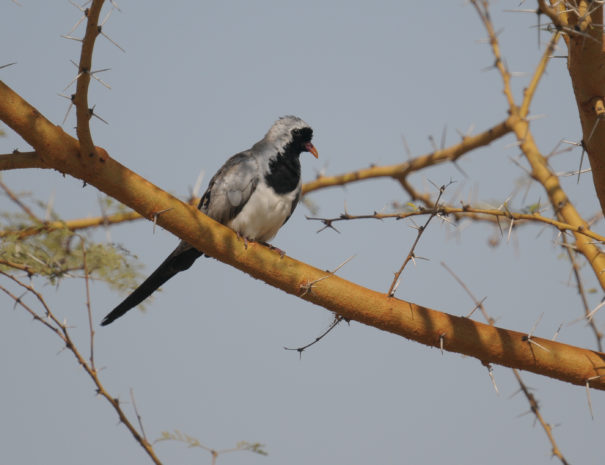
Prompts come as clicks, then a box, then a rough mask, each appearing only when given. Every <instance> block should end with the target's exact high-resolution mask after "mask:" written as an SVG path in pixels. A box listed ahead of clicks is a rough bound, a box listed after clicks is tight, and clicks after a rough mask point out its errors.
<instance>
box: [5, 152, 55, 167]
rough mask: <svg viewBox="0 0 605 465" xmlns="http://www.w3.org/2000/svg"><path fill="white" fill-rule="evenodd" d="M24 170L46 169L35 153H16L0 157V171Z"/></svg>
mask: <svg viewBox="0 0 605 465" xmlns="http://www.w3.org/2000/svg"><path fill="white" fill-rule="evenodd" d="M24 168H48V166H47V165H46V164H45V163H44V162H43V161H42V159H41V158H40V157H39V156H38V153H37V152H18V151H15V152H13V153H6V154H2V155H0V171H7V170H18V169H24Z"/></svg>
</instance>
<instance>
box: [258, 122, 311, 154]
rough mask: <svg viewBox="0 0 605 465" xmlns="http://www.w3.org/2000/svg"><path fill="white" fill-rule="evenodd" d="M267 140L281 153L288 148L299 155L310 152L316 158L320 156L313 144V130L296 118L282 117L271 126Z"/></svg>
mask: <svg viewBox="0 0 605 465" xmlns="http://www.w3.org/2000/svg"><path fill="white" fill-rule="evenodd" d="M265 139H266V140H267V141H268V142H270V143H272V144H274V145H275V146H276V147H278V149H279V151H280V152H282V151H283V150H285V149H286V147H287V148H288V149H290V150H288V151H292V152H294V153H296V154H297V155H298V154H300V153H301V152H310V153H312V154H313V156H314V157H315V158H317V157H318V156H319V154H318V153H317V149H316V148H315V146H314V145H313V144H312V143H311V139H313V129H311V126H309V125H308V124H307V123H305V122H304V121H303V120H302V119H300V118H298V117H296V116H282V117H281V118H279V119H278V120H277V121H276V122H275V123H274V124H273V126H271V129H269V132H268V133H267V135H266V136H265ZM282 153H283V152H282Z"/></svg>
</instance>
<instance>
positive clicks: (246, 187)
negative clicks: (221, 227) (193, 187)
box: [198, 151, 260, 224]
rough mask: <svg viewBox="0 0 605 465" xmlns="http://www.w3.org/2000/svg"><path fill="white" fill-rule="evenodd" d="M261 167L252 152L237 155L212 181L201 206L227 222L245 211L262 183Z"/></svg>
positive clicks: (199, 206) (200, 207) (223, 221)
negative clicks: (257, 187) (260, 180)
mask: <svg viewBox="0 0 605 465" xmlns="http://www.w3.org/2000/svg"><path fill="white" fill-rule="evenodd" d="M259 175H260V167H259V165H258V162H257V161H256V159H255V158H254V157H253V156H252V155H251V154H250V152H249V151H246V152H241V153H238V154H237V155H233V156H232V157H231V158H229V160H227V161H226V162H225V164H224V165H223V166H222V167H221V168H220V169H219V170H218V171H217V172H216V174H215V175H214V176H213V177H212V179H211V180H210V183H209V184H208V189H207V190H206V192H205V193H204V195H203V196H202V199H201V200H200V203H199V205H198V208H199V209H200V210H201V211H202V212H204V213H205V214H206V215H208V216H209V217H210V218H212V219H214V220H216V221H218V222H219V223H223V224H226V223H227V222H229V221H230V220H232V219H233V218H235V217H236V216H237V214H238V213H239V212H240V211H242V208H244V205H246V202H248V199H250V196H251V195H252V193H253V192H254V190H255V189H256V186H257V185H258V181H259Z"/></svg>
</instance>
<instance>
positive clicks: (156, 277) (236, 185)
mask: <svg viewBox="0 0 605 465" xmlns="http://www.w3.org/2000/svg"><path fill="white" fill-rule="evenodd" d="M312 138H313V129H311V127H310V126H309V125H308V124H307V123H305V122H304V121H303V120H302V119H300V118H298V117H296V116H291V115H290V116H282V117H281V118H279V119H278V120H277V121H276V122H275V123H274V124H273V125H272V126H271V128H270V129H269V131H268V132H267V134H266V135H265V137H263V138H262V139H261V140H260V141H258V142H257V143H256V144H254V145H253V146H252V147H251V148H250V149H248V150H245V151H243V152H240V153H238V154H236V155H233V156H232V157H231V158H229V159H228V160H227V161H226V162H225V164H223V166H221V167H220V168H219V170H218V171H217V172H216V174H215V175H214V176H213V177H212V179H210V182H209V183H208V188H207V189H206V192H205V193H204V195H203V196H202V198H201V199H200V201H199V204H198V207H197V208H198V209H199V210H201V211H202V213H204V214H206V215H208V216H209V217H210V218H212V219H214V220H216V221H218V222H219V223H222V224H224V225H225V226H228V227H229V228H231V229H232V230H233V231H235V232H236V233H237V235H238V236H239V237H241V238H243V240H244V241H245V244H246V245H247V244H248V241H256V242H262V243H265V244H267V243H268V241H270V240H271V239H273V237H275V235H276V234H277V232H278V231H279V229H280V228H281V227H282V226H283V225H284V223H285V222H286V221H288V219H289V218H290V216H291V215H292V212H293V211H294V209H295V208H296V205H297V204H298V201H299V200H300V196H301V189H302V181H301V176H300V159H299V156H300V154H301V153H302V152H309V153H311V154H312V155H313V156H314V157H315V158H318V157H319V154H318V152H317V149H316V148H315V146H314V145H313V144H312V143H311V139H312ZM202 255H204V252H203V251H201V250H198V249H196V248H195V247H193V246H192V245H190V244H189V243H187V242H186V241H181V242H180V243H179V244H178V246H177V247H176V248H175V249H174V251H173V252H172V253H171V254H170V255H168V257H167V258H166V259H165V260H164V261H163V262H162V263H161V264H160V265H159V266H158V268H157V269H156V270H155V271H154V272H153V273H151V275H150V276H149V277H148V278H147V279H146V280H145V281H143V282H142V283H141V284H140V285H139V287H137V288H136V289H135V290H134V291H132V293H131V294H130V295H128V296H127V297H126V298H125V299H124V300H123V301H122V302H121V303H120V304H119V305H118V306H116V307H115V308H114V309H113V310H112V311H111V312H109V313H108V314H107V315H106V316H105V318H104V319H103V320H102V321H101V326H106V325H108V324H110V323H112V322H113V321H115V320H116V319H118V318H120V317H121V316H123V315H124V314H125V313H126V312H128V311H129V310H131V309H132V308H134V307H136V306H137V305H139V304H140V303H141V302H143V301H144V300H145V299H146V298H147V297H149V296H150V295H151V294H152V293H153V292H154V291H155V290H156V289H158V288H159V287H160V286H161V285H162V284H164V283H165V282H166V281H168V280H169V279H170V278H172V277H173V276H174V275H176V274H177V273H179V272H181V271H185V270H187V269H189V268H190V267H191V265H193V263H194V262H195V261H196V260H197V259H198V258H199V257H201V256H202Z"/></svg>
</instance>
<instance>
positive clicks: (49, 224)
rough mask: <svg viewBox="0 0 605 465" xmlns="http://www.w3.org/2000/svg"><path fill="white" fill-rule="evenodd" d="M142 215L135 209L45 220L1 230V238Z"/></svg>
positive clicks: (22, 236)
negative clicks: (86, 216) (39, 222)
mask: <svg viewBox="0 0 605 465" xmlns="http://www.w3.org/2000/svg"><path fill="white" fill-rule="evenodd" d="M141 218H142V217H141V215H139V214H138V213H137V212H135V211H131V212H125V213H115V214H113V215H106V216H97V217H94V218H78V219H75V220H66V221H45V222H43V223H41V224H40V225H38V226H32V227H29V228H24V229H19V230H16V229H6V230H4V231H0V238H2V237H6V236H10V235H16V236H17V238H18V239H25V238H26V237H29V236H34V235H36V234H40V233H42V232H50V231H54V230H57V229H69V230H70V231H78V230H81V229H88V228H94V227H97V226H107V225H110V224H117V223H124V222H126V221H134V220H140V219H141Z"/></svg>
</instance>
